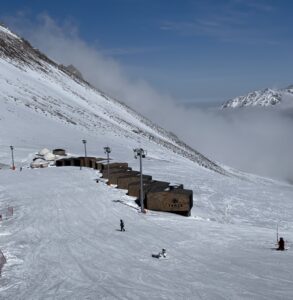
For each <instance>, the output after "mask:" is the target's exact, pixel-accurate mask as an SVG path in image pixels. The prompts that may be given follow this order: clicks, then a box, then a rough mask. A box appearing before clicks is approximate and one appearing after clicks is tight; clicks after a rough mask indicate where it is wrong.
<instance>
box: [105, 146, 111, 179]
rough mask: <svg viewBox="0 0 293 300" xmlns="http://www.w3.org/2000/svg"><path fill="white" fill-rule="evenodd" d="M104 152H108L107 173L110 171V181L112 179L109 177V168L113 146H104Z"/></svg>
mask: <svg viewBox="0 0 293 300" xmlns="http://www.w3.org/2000/svg"><path fill="white" fill-rule="evenodd" d="M104 152H105V154H107V162H108V164H107V168H108V171H107V173H108V182H109V180H110V179H109V177H110V169H109V160H110V158H109V155H110V153H111V148H110V147H109V146H107V147H104Z"/></svg>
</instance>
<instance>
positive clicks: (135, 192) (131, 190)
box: [128, 180, 169, 198]
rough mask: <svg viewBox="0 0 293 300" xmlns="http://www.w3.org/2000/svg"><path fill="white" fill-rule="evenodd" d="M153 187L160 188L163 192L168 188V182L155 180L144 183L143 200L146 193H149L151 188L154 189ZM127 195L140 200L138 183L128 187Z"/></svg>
mask: <svg viewBox="0 0 293 300" xmlns="http://www.w3.org/2000/svg"><path fill="white" fill-rule="evenodd" d="M155 187H156V188H158V187H160V188H161V189H162V190H164V189H166V188H168V187H169V182H165V181H157V180H152V181H146V182H144V183H143V194H144V198H145V194H146V192H148V191H150V190H151V189H152V188H155ZM128 195H129V196H133V197H137V198H140V181H138V182H133V183H130V184H129V185H128Z"/></svg>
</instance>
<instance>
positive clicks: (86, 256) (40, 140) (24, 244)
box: [0, 26, 293, 300]
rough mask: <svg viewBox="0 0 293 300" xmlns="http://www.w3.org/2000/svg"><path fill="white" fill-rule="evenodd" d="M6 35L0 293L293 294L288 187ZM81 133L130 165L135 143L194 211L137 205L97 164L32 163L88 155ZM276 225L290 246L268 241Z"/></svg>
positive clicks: (0, 57) (90, 147)
mask: <svg viewBox="0 0 293 300" xmlns="http://www.w3.org/2000/svg"><path fill="white" fill-rule="evenodd" d="M0 40H2V41H4V43H5V45H6V46H7V45H8V46H7V48H5V49H4V50H7V49H9V51H10V52H9V51H8V54H7V53H6V52H7V51H6V52H5V51H4V52H1V51H2V50H3V49H2V48H1V45H0V50H1V51H0V88H1V96H0V167H1V169H0V211H1V213H2V214H3V216H4V219H3V221H1V222H0V249H1V250H2V251H3V253H4V255H5V256H6V258H7V263H6V264H5V265H4V268H3V269H2V276H1V278H0V299H13V300H14V299H19V300H23V299H29V300H30V299H176V300H177V299H288V300H289V299H292V298H293V288H292V286H293V284H292V283H293V282H292V281H293V266H292V264H293V260H292V249H291V242H292V240H293V233H292V232H293V202H292V199H293V187H292V186H291V185H289V184H284V183H282V182H277V181H273V180H269V179H265V178H261V177H258V176H255V175H252V174H244V173H241V172H239V171H237V170H232V169H230V168H228V167H225V166H221V165H219V164H218V163H214V162H212V161H210V160H209V159H208V158H206V157H205V156H204V155H202V154H200V153H198V152H197V151H196V150H193V149H191V148H190V147H188V145H185V144H184V143H182V142H181V141H180V140H179V139H178V138H177V137H175V136H174V135H172V134H171V133H169V132H167V131H166V130H164V129H162V128H160V127H159V126H157V125H155V124H153V123H151V122H150V121H148V120H147V119H145V118H144V117H143V116H140V115H139V114H137V113H135V112H134V111H133V110H131V109H130V108H128V107H126V106H124V105H123V104H121V103H119V102H117V101H116V100H114V99H111V98H110V97H108V96H106V95H104V94H103V93H102V92H100V91H97V90H95V89H94V88H92V87H91V86H90V85H88V84H87V83H85V82H82V81H80V80H78V79H76V78H74V77H72V76H70V74H67V73H65V72H64V71H63V70H62V69H60V66H58V65H57V64H56V63H54V62H52V61H50V60H49V59H48V58H46V57H45V56H44V55H42V54H40V53H39V52H36V50H35V49H33V48H31V47H30V46H29V45H27V44H26V43H24V41H23V40H21V39H20V38H19V37H17V36H16V35H15V34H13V33H11V32H10V31H9V30H8V29H5V28H3V27H1V26H0ZM21 47H23V48H21ZM20 50H21V51H20ZM3 53H4V54H3ZM11 53H12V54H13V55H15V56H13V57H11ZM9 55H10V56H9ZM207 138H208V137H207ZM82 139H86V140H87V151H88V152H87V153H88V155H89V156H97V157H103V156H104V153H103V147H104V146H107V145H108V146H110V147H111V148H112V152H111V158H112V159H113V160H114V161H121V162H128V163H129V165H130V166H131V167H132V168H134V169H138V168H139V167H138V161H137V160H135V159H134V156H133V148H136V147H143V148H144V149H145V150H147V157H146V158H145V159H144V160H143V173H144V174H149V175H152V176H153V178H154V179H156V180H164V181H169V182H171V183H183V184H184V187H185V188H187V189H192V190H193V193H194V207H193V209H192V216H191V217H188V218H186V217H181V216H177V215H173V214H168V213H159V212H151V211H149V212H148V213H147V214H141V213H139V210H138V207H137V206H136V205H135V203H134V199H133V198H131V197H128V196H126V191H123V190H118V189H115V188H113V187H109V186H107V185H105V184H104V183H102V182H101V183H98V184H97V183H96V181H95V179H96V178H98V177H99V174H98V173H96V172H95V171H94V170H90V169H86V168H83V169H82V170H79V168H73V167H64V168H55V167H50V168H47V169H39V170H37V169H35V170H32V169H29V168H27V167H28V166H29V165H30V163H31V161H32V159H33V157H34V155H35V153H37V152H38V151H39V150H40V149H42V148H44V147H46V148H49V149H54V148H64V149H66V151H67V152H68V153H69V154H72V155H83V144H82ZM10 145H13V146H14V158H15V164H16V167H17V170H16V171H12V170H10V169H9V165H10V164H11V152H10V148H9V146H10ZM20 167H23V170H22V171H21V172H20V171H19V168H20ZM8 206H12V207H13V208H14V215H13V216H12V217H9V218H6V215H5V212H6V210H7V207H8ZM121 218H122V219H123V220H124V222H125V227H126V232H123V233H122V232H120V231H118V230H119V220H120V219H121ZM277 225H278V226H279V233H280V236H283V237H284V238H285V241H286V245H287V247H288V248H289V249H288V251H285V252H277V251H272V249H271V248H273V247H274V246H275V245H274V243H275V242H276V227H277ZM162 248H166V249H167V253H168V260H164V261H162V260H157V259H153V258H152V257H151V255H152V254H153V253H154V254H157V253H158V252H159V251H160V250H161V249H162Z"/></svg>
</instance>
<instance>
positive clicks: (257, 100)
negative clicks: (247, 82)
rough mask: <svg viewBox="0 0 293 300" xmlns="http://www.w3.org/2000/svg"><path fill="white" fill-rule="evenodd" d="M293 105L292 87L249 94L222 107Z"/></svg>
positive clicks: (227, 102)
mask: <svg viewBox="0 0 293 300" xmlns="http://www.w3.org/2000/svg"><path fill="white" fill-rule="evenodd" d="M288 101H289V103H290V104H291V107H292V105H293V89H292V86H291V87H290V86H289V87H287V88H285V89H280V90H277V89H264V90H260V91H254V92H251V93H248V94H247V95H245V96H239V97H236V98H234V99H230V100H228V101H226V102H225V103H224V104H223V105H222V109H225V108H239V107H252V106H266V107H267V106H274V105H281V104H282V103H283V102H288Z"/></svg>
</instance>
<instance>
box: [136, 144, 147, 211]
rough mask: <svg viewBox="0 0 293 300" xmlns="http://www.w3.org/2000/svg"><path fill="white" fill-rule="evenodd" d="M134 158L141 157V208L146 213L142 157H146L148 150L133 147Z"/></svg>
mask: <svg viewBox="0 0 293 300" xmlns="http://www.w3.org/2000/svg"><path fill="white" fill-rule="evenodd" d="M133 151H134V158H138V157H139V167H140V208H141V212H142V213H144V212H145V211H144V203H143V200H144V196H143V178H142V159H143V158H145V157H146V151H145V150H143V149H142V148H136V149H133Z"/></svg>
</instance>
